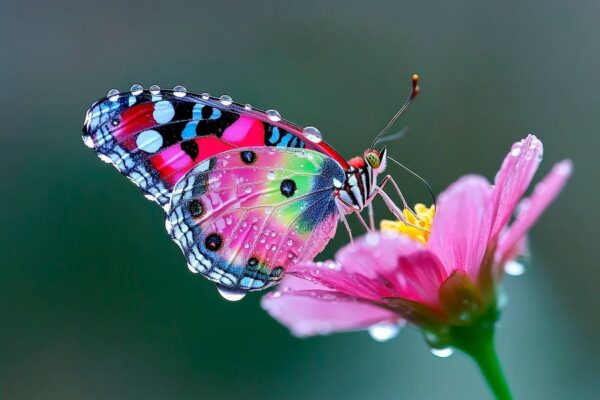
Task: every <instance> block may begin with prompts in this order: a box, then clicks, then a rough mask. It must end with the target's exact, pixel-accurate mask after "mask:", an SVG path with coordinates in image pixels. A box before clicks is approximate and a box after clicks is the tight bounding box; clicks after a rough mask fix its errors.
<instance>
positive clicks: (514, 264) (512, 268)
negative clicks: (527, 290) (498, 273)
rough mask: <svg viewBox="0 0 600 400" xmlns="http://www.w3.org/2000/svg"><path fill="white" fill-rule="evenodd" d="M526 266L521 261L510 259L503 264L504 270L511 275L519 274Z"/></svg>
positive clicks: (522, 272)
mask: <svg viewBox="0 0 600 400" xmlns="http://www.w3.org/2000/svg"><path fill="white" fill-rule="evenodd" d="M526 269H527V268H525V265H523V264H522V263H520V262H518V261H515V260H511V261H508V262H507V263H506V264H504V272H506V273H507V274H508V275H511V276H521V275H523V274H524V273H525V271H526Z"/></svg>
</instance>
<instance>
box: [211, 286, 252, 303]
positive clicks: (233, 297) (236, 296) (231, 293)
mask: <svg viewBox="0 0 600 400" xmlns="http://www.w3.org/2000/svg"><path fill="white" fill-rule="evenodd" d="M217 290H218V291H219V294H220V295H221V296H222V297H223V298H224V299H225V300H228V301H239V300H241V299H243V298H244V296H246V292H243V291H241V290H234V289H230V288H228V287H225V286H221V285H217Z"/></svg>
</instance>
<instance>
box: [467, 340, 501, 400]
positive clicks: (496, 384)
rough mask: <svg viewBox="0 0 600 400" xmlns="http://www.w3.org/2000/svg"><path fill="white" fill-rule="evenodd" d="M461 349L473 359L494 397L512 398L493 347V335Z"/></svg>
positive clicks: (499, 398) (499, 399)
mask: <svg viewBox="0 0 600 400" xmlns="http://www.w3.org/2000/svg"><path fill="white" fill-rule="evenodd" d="M461 349H462V350H463V351H464V352H465V353H466V354H468V355H469V356H471V358H472V359H473V360H474V361H475V363H476V364H477V366H478V367H479V369H480V371H481V373H482V375H483V376H484V378H485V380H486V381H487V383H488V386H489V387H490V390H491V391H492V393H493V394H494V396H496V399H498V400H510V399H512V394H511V393H510V388H509V386H508V382H507V381H506V378H505V377H504V373H503V372H502V367H501V366H500V360H499V359H498V355H497V354H496V350H495V349H494V337H493V335H491V337H489V338H480V340H479V341H477V342H475V343H470V344H469V345H468V346H466V347H464V346H463V347H462V348H461Z"/></svg>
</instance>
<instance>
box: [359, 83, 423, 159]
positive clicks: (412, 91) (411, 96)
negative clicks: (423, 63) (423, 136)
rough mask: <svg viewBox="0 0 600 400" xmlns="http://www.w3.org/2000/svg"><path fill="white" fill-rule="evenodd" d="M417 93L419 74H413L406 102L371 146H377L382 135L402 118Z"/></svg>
mask: <svg viewBox="0 0 600 400" xmlns="http://www.w3.org/2000/svg"><path fill="white" fill-rule="evenodd" d="M417 94H419V75H417V74H414V75H413V76H412V88H411V89H410V94H409V95H408V97H407V98H406V100H404V104H402V107H400V109H399V110H398V112H396V114H395V115H394V116H393V117H392V119H391V120H390V122H388V124H387V125H386V126H385V128H383V129H382V130H381V132H379V134H378V135H377V136H376V137H375V140H373V144H371V148H373V147H375V144H377V141H378V140H379V139H380V138H381V136H383V134H384V133H385V132H387V130H388V129H390V128H391V126H392V125H394V122H396V120H397V119H398V118H400V116H401V115H402V114H404V111H406V109H407V108H408V105H409V104H410V103H411V102H412V100H413V99H414V98H415V97H417Z"/></svg>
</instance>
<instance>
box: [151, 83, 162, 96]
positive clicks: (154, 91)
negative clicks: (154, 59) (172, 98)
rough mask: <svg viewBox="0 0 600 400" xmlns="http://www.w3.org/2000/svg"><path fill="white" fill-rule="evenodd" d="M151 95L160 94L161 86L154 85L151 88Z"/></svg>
mask: <svg viewBox="0 0 600 400" xmlns="http://www.w3.org/2000/svg"><path fill="white" fill-rule="evenodd" d="M150 93H151V94H159V93H160V86H158V85H152V86H150Z"/></svg>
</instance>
